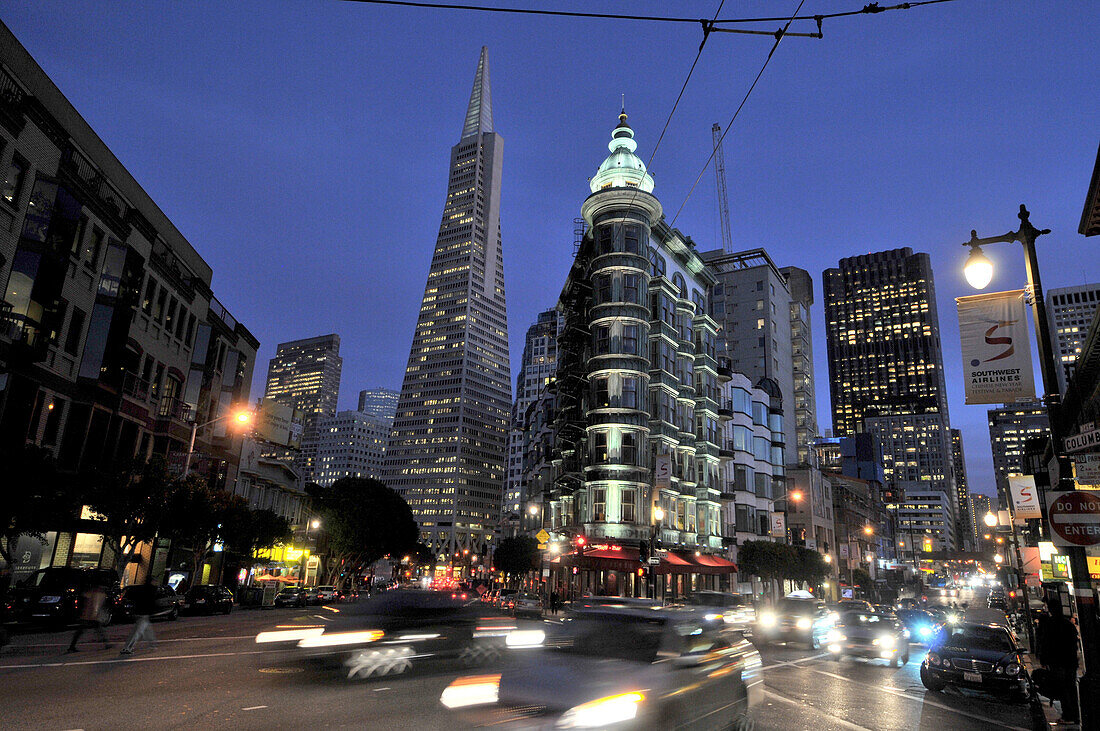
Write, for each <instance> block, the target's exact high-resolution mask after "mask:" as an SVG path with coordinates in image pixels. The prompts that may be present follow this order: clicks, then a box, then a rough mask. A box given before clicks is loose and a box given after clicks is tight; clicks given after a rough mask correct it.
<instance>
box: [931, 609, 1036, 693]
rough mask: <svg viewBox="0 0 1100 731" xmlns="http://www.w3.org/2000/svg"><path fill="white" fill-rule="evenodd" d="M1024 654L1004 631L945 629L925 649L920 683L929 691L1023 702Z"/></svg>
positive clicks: (968, 625) (974, 626) (1026, 681)
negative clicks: (957, 690) (968, 691)
mask: <svg viewBox="0 0 1100 731" xmlns="http://www.w3.org/2000/svg"><path fill="white" fill-rule="evenodd" d="M1024 653H1025V650H1024V648H1023V647H1022V646H1021V645H1020V643H1019V641H1018V640H1017V639H1016V636H1015V635H1014V634H1013V633H1012V632H1011V631H1010V630H1009V629H1008V628H1006V627H1002V626H1000V625H996V624H978V623H974V622H960V623H959V624H955V625H947V626H945V627H942V628H941V629H940V631H939V632H937V633H936V637H935V638H934V639H933V641H932V643H931V644H930V645H929V647H928V654H927V656H926V657H925V659H924V662H923V663H922V664H921V667H920V680H921V682H922V683H923V684H924V687H925V688H928V689H929V690H931V691H941V690H943V689H944V688H946V687H947V686H949V685H954V686H961V687H964V688H973V689H975V690H984V691H990V692H995V693H1000V694H1002V695H1006V696H1008V697H1010V698H1011V699H1013V700H1016V701H1026V700H1028V699H1029V698H1030V697H1031V681H1030V678H1029V677H1028V674H1027V669H1026V668H1025V667H1024V664H1023V656H1024Z"/></svg>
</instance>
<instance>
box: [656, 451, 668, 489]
mask: <svg viewBox="0 0 1100 731" xmlns="http://www.w3.org/2000/svg"><path fill="white" fill-rule="evenodd" d="M653 486H654V487H656V488H657V489H658V490H671V489H672V456H671V455H669V454H658V455H657V461H656V463H655V464H654V466H653Z"/></svg>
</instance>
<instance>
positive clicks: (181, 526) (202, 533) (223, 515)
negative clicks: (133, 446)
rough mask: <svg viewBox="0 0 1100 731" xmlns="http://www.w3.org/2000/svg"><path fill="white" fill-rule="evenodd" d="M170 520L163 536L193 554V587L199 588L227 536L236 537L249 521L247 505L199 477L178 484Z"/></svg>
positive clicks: (170, 509)
mask: <svg viewBox="0 0 1100 731" xmlns="http://www.w3.org/2000/svg"><path fill="white" fill-rule="evenodd" d="M168 506H169V514H170V516H171V517H170V519H169V520H166V521H165V523H164V526H163V527H164V530H163V533H164V534H166V535H168V536H169V537H171V538H172V539H173V540H174V541H176V542H177V543H178V544H180V545H181V546H184V547H188V548H189V549H190V551H191V583H192V584H198V583H199V582H200V581H201V579H202V575H201V573H200V571H201V570H202V566H203V564H204V563H205V562H206V560H207V558H209V557H210V555H211V554H213V552H214V546H215V544H216V543H218V541H219V540H221V539H222V538H223V537H224V536H229V535H235V534H237V533H239V532H240V531H241V530H242V526H245V528H244V529H245V530H247V527H246V522H247V520H248V512H249V511H248V503H247V501H245V499H244V498H242V497H241V496H240V495H231V494H229V493H227V492H225V491H224V490H221V489H219V488H217V487H213V486H211V485H210V483H209V481H208V480H207V479H206V478H205V477H203V476H201V475H197V474H191V475H188V476H187V477H185V478H183V479H181V480H177V481H176V482H175V483H174V485H173V489H172V492H171V495H170V497H169V500H168Z"/></svg>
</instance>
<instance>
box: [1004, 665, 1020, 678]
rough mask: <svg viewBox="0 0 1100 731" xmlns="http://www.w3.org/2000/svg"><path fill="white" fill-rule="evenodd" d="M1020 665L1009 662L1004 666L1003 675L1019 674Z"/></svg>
mask: <svg viewBox="0 0 1100 731" xmlns="http://www.w3.org/2000/svg"><path fill="white" fill-rule="evenodd" d="M1019 674H1020V666H1019V665H1017V664H1016V663H1009V664H1008V665H1006V666H1005V675H1019Z"/></svg>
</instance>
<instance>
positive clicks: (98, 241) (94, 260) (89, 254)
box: [84, 226, 106, 271]
mask: <svg viewBox="0 0 1100 731" xmlns="http://www.w3.org/2000/svg"><path fill="white" fill-rule="evenodd" d="M105 236H106V234H105V233H104V232H103V231H101V230H100V229H99V228H98V227H97V226H92V235H91V236H90V237H89V238H88V243H87V245H86V246H85V247H84V260H85V261H84V263H85V264H87V265H88V266H89V267H91V268H92V270H93V271H94V270H95V268H96V265H97V264H99V253H100V252H101V251H103V239H104V237H105Z"/></svg>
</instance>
